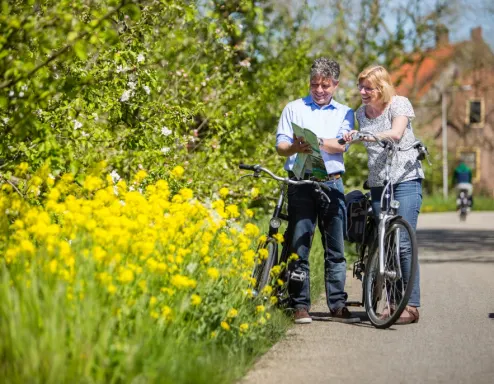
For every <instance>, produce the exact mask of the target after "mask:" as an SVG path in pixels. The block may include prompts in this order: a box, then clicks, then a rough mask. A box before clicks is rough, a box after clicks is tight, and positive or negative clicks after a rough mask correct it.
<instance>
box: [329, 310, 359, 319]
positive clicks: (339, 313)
mask: <svg viewBox="0 0 494 384" xmlns="http://www.w3.org/2000/svg"><path fill="white" fill-rule="evenodd" d="M330 319H331V320H332V321H338V322H340V323H360V317H357V316H355V315H352V313H351V312H350V311H349V310H348V308H347V307H341V308H338V309H334V310H331V315H330Z"/></svg>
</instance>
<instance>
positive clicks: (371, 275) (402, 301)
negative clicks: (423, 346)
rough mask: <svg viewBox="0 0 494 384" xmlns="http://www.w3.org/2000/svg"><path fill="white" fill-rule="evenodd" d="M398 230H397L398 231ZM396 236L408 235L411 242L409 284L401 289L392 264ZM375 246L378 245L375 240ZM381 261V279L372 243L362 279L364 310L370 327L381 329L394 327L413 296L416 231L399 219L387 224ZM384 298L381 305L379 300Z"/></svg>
mask: <svg viewBox="0 0 494 384" xmlns="http://www.w3.org/2000/svg"><path fill="white" fill-rule="evenodd" d="M397 229H400V232H397ZM401 231H404V232H401ZM397 234H400V241H403V240H404V236H408V238H409V240H410V248H411V249H410V253H411V260H410V274H409V278H408V284H406V286H405V287H404V288H403V285H404V284H403V278H397V277H396V269H398V268H397V267H398V266H397V265H396V264H397V263H395V262H394V260H395V258H396V248H397V247H396V243H395V240H396V236H397ZM375 243H377V240H376V242H375ZM398 256H399V255H398ZM384 260H385V275H384V276H380V274H379V251H378V246H377V244H375V245H374V246H373V249H372V252H371V253H370V254H369V261H368V265H367V267H366V272H365V277H364V296H365V300H364V302H365V310H366V312H367V316H368V317H369V320H370V322H371V323H372V325H374V326H375V327H376V328H381V329H384V328H388V327H390V326H391V325H393V324H394V323H395V322H396V320H398V318H399V317H400V315H401V314H402V312H403V310H404V309H405V307H406V305H407V304H408V300H409V299H410V295H411V294H412V289H413V282H414V279H415V274H416V273H417V268H418V249H417V238H416V235H415V231H414V230H413V228H412V226H411V225H410V224H409V223H408V222H407V221H406V220H405V219H403V218H401V217H398V218H396V219H393V220H391V221H390V223H389V224H387V225H386V231H385V236H384ZM400 273H401V268H400ZM395 286H396V288H397V291H393V287H395ZM383 298H384V302H382V301H381V300H382V299H383ZM383 305H384V308H383ZM385 309H387V310H388V312H389V313H390V315H389V316H383V315H382V311H384V310H385Z"/></svg>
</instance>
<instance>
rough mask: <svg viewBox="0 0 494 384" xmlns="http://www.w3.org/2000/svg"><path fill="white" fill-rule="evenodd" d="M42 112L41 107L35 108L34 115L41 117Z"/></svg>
mask: <svg viewBox="0 0 494 384" xmlns="http://www.w3.org/2000/svg"><path fill="white" fill-rule="evenodd" d="M42 113H43V110H42V109H39V108H38V109H37V110H36V115H38V117H41V114H42Z"/></svg>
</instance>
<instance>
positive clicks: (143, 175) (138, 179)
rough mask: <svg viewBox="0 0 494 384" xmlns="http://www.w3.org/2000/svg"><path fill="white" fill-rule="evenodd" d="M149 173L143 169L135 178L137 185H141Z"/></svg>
mask: <svg viewBox="0 0 494 384" xmlns="http://www.w3.org/2000/svg"><path fill="white" fill-rule="evenodd" d="M147 175H148V173H147V172H146V171H144V170H143V169H141V170H140V171H139V172H137V173H136V174H135V176H134V181H135V182H136V183H140V182H141V181H142V180H144V179H145V178H146V177H147Z"/></svg>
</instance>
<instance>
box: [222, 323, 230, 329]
mask: <svg viewBox="0 0 494 384" xmlns="http://www.w3.org/2000/svg"><path fill="white" fill-rule="evenodd" d="M221 328H223V329H224V330H225V331H229V330H230V325H229V324H228V323H227V322H226V321H222V322H221Z"/></svg>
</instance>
